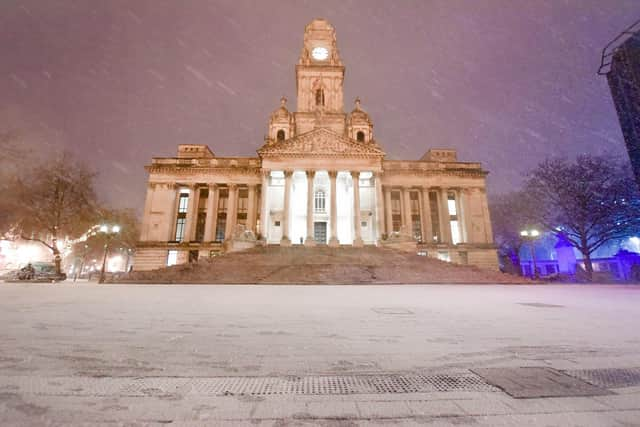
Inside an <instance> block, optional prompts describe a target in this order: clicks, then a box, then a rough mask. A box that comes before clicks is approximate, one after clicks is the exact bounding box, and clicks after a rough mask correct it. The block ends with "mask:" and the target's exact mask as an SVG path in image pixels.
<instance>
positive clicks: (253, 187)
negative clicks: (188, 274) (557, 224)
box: [169, 170, 470, 246]
mask: <svg viewBox="0 0 640 427" xmlns="http://www.w3.org/2000/svg"><path fill="white" fill-rule="evenodd" d="M282 172H283V173H284V201H283V208H284V209H283V212H282V224H281V226H282V238H281V240H280V244H281V245H284V246H286V245H290V244H291V236H290V235H289V234H290V228H291V227H290V225H291V218H290V213H291V193H292V178H293V173H294V171H293V170H285V171H282ZM304 173H305V175H306V181H307V188H306V191H307V206H306V239H305V241H304V244H305V245H308V246H313V245H315V244H316V242H315V240H314V217H315V216H314V213H315V211H314V194H315V191H314V190H315V188H314V181H315V177H316V173H317V171H315V170H306V171H304ZM327 173H328V176H329V182H330V191H329V194H330V200H328V203H329V207H330V210H329V221H328V222H329V225H330V229H329V230H328V231H329V233H328V237H329V239H328V244H329V245H330V246H337V245H338V244H339V242H338V209H337V200H336V195H337V177H338V171H336V170H329V171H327ZM348 173H349V174H350V176H351V179H352V183H353V209H352V212H353V217H352V218H351V220H352V221H353V223H352V224H353V236H352V237H353V245H354V246H362V245H363V238H362V228H361V224H362V218H361V211H362V208H361V201H360V172H359V171H349V172H348ZM270 174H271V171H263V174H262V186H261V192H260V193H261V197H260V201H261V205H260V227H259V228H260V229H258V221H257V219H258V199H259V197H258V185H257V184H248V185H242V186H239V185H238V184H235V183H229V184H220V183H211V184H206V185H202V184H191V185H189V186H188V187H187V188H188V190H189V199H188V206H187V212H186V224H185V228H184V235H183V241H185V242H194V241H196V237H197V236H196V227H197V222H198V210H199V209H198V206H199V204H200V200H199V198H200V190H201V189H202V188H204V187H205V186H206V188H208V190H209V194H208V197H207V202H206V217H205V224H204V235H203V237H202V239H199V240H197V241H202V242H211V241H215V240H216V230H217V228H218V216H219V215H218V213H219V209H218V208H219V205H220V190H221V189H227V190H228V199H227V205H226V224H225V229H224V239H225V240H227V239H229V238H231V237H232V236H233V233H234V231H235V229H236V225H237V217H238V201H239V192H240V190H241V189H246V190H247V192H248V198H247V219H246V229H247V230H250V231H252V232H253V233H255V234H256V235H257V234H258V232H260V233H262V235H263V236H262V237H263V238H265V239H267V238H268V236H266V233H267V230H268V227H267V222H268V221H269V220H270V218H269V216H270V215H269V212H268V197H266V195H267V191H265V190H266V189H267V187H268V186H269V179H270ZM380 178H381V176H380V173H378V172H372V179H373V181H374V184H375V190H374V191H375V193H374V194H375V202H374V204H373V206H374V208H373V210H374V212H373V214H374V215H375V216H374V218H375V222H374V223H372V224H371V225H372V226H374V224H375V234H374V235H375V239H376V240H379V239H381V238H382V234H383V233H386V235H387V236H391V235H393V234H404V236H405V237H413V236H412V235H411V234H412V224H413V220H412V214H413V212H412V210H411V196H410V193H411V192H417V193H418V206H419V210H418V212H415V213H419V216H420V231H421V235H422V240H423V241H424V242H425V243H454V240H456V239H454V238H453V236H452V232H451V223H450V218H451V214H450V212H449V207H448V203H449V200H448V197H449V196H448V195H449V193H454V194H455V203H456V216H457V221H458V224H459V236H458V238H457V240H458V241H460V242H466V241H467V240H468V239H467V231H468V228H469V227H470V217H469V212H468V209H466V206H464V205H465V200H464V191H462V189H460V188H447V187H428V186H421V187H416V186H386V185H385V186H382V185H381V179H380ZM394 191H399V192H400V218H401V226H400V230H395V231H394V225H393V213H394V212H393V211H392V197H391V193H392V192H394ZM431 193H435V197H436V200H437V203H436V205H437V209H436V212H432V206H431V200H430V194H431ZM177 198H178V200H179V198H180V192H179V191H178V194H177ZM177 203H178V202H177V201H176V215H177V209H178V207H177ZM176 215H174V217H173V218H174V226H173V228H172V231H171V232H172V236H171V237H170V239H169V240H174V238H175V233H176V226H175V221H176ZM434 215H435V216H436V217H437V218H438V229H437V230H434V229H433V228H434V224H432V217H433V216H434ZM434 236H437V238H434ZM456 243H457V242H456Z"/></svg>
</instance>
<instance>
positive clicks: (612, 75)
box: [600, 21, 640, 185]
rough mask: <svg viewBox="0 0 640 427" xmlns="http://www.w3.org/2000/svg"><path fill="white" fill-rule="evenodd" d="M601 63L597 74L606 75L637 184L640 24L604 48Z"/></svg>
mask: <svg viewBox="0 0 640 427" xmlns="http://www.w3.org/2000/svg"><path fill="white" fill-rule="evenodd" d="M602 64H603V65H602V66H601V68H600V73H601V74H606V76H607V81H608V82H609V88H610V89H611V95H612V97H613V102H614V104H615V106H616V111H617V113H618V119H619V120H620V127H621V128H622V134H623V135H624V140H625V145H626V146H627V152H628V153H629V160H631V167H632V169H633V173H634V175H635V178H636V182H637V183H638V185H640V21H637V22H636V23H635V24H634V25H632V26H631V27H629V28H627V29H626V30H625V31H624V32H623V33H622V34H620V35H619V36H618V37H616V39H614V40H613V41H612V42H611V43H610V44H609V45H608V46H607V47H606V48H605V50H604V52H603V60H602ZM603 70H605V71H606V72H604V73H603V72H602V71H603Z"/></svg>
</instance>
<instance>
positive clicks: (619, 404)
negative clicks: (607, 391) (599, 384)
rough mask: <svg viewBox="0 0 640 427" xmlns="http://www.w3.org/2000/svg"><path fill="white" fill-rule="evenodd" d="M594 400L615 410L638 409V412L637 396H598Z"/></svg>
mask: <svg viewBox="0 0 640 427" xmlns="http://www.w3.org/2000/svg"><path fill="white" fill-rule="evenodd" d="M594 399H596V400H597V401H599V402H601V403H604V404H605V405H608V406H610V407H611V408H615V409H639V410H640V395H637V394H623V395H613V396H598V397H595V398H594ZM639 424H640V422H639Z"/></svg>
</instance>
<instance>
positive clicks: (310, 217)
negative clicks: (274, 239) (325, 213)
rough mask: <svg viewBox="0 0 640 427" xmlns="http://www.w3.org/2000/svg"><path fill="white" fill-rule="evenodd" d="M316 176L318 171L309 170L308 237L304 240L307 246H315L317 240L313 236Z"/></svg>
mask: <svg viewBox="0 0 640 427" xmlns="http://www.w3.org/2000/svg"><path fill="white" fill-rule="evenodd" d="M315 177H316V172H315V171H313V170H309V171H307V238H306V239H305V241H304V245H305V246H315V245H316V241H315V240H314V238H313V203H314V201H313V198H314V191H313V181H314V179H315Z"/></svg>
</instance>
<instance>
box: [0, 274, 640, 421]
mask: <svg viewBox="0 0 640 427" xmlns="http://www.w3.org/2000/svg"><path fill="white" fill-rule="evenodd" d="M0 305H1V307H0V324H1V325H2V327H1V328H0V343H1V344H0V424H2V425H43V424H45V423H46V422H51V423H54V424H55V423H58V424H64V425H69V424H74V423H82V422H91V423H98V422H99V423H105V424H107V425H108V424H109V423H114V424H117V423H119V422H127V421H137V422H141V423H149V424H152V425H153V424H154V423H157V424H158V425H166V424H167V423H171V425H185V424H187V425H236V424H247V425H251V424H252V425H273V424H276V423H280V424H279V425H316V424H325V425H326V424H330V425H367V424H370V423H373V422H385V423H391V424H400V425H413V424H425V423H426V424H427V425H456V424H465V425H487V426H492V425H518V426H522V425H563V426H568V425H576V426H577V425H594V426H596V425H597V426H608V425H640V421H639V420H640V370H638V369H637V368H639V367H640V330H639V320H640V287H639V286H597V285H589V286H580V285H562V286H561V285H558V286H547V285H535V286H519V285H510V286H491V285H483V286H473V285H429V286H420V285H407V286H401V285H397V286H384V285H380V286H242V285H235V286H198V285H194V286H175V285H174V286H164V285H101V286H100V285H95V284H87V283H78V284H71V283H63V284H56V285H48V284H47V285H37V284H29V285H21V284H9V283H2V284H0ZM524 367H540V368H548V371H549V372H557V373H560V374H562V375H564V374H565V373H566V374H568V375H570V376H571V378H573V377H576V378H582V379H585V378H596V379H597V378H599V380H598V381H600V383H598V381H595V382H594V380H590V381H588V382H589V383H592V384H596V385H598V384H600V385H601V389H600V391H601V393H598V392H596V393H594V394H588V395H584V394H578V393H576V394H572V392H571V390H568V391H567V393H566V394H564V395H563V396H565V397H534V398H528V399H520V398H515V397H513V395H511V394H510V393H507V392H508V391H509V390H508V389H505V390H506V391H507V392H505V391H503V390H502V389H501V388H502V387H494V385H495V384H493V383H491V381H490V380H487V378H488V377H482V376H481V375H484V374H482V372H485V371H483V369H484V368H524ZM634 368H635V369H634ZM478 373H480V375H478ZM604 374H607V375H609V376H608V377H606V375H604ZM616 375H617V377H616ZM239 377H242V378H239ZM605 377H606V378H605ZM613 377H616V378H622V377H624V378H625V381H626V383H624V384H623V383H622V382H620V381H621V380H618V381H619V382H618V383H616V380H615V378H614V379H613V380H612V379H611V378H613ZM381 381H382V382H385V381H387V385H385V386H384V387H378V386H379V384H380V383H381ZM394 381H395V382H394ZM602 381H604V383H602ZM607 381H609V383H607ZM612 381H613V382H612ZM623 382H624V381H623ZM283 384H284V385H283ZM287 384H289V385H290V386H288V388H287V387H286V386H285V385H287ZM292 384H297V385H296V386H295V387H294V386H292ZM314 384H315V385H314ZM371 384H373V386H372V387H373V388H371V389H367V387H369V386H370V385H371ZM376 384H377V385H378V386H376ZM443 384H444V385H443ZM492 384H493V385H492ZM607 384H609V385H607ZM376 387H377V388H376ZM416 387H417V388H416ZM358 390H360V391H358ZM367 390H369V391H367ZM542 394H543V395H544V393H542ZM625 423H626V424H625Z"/></svg>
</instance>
